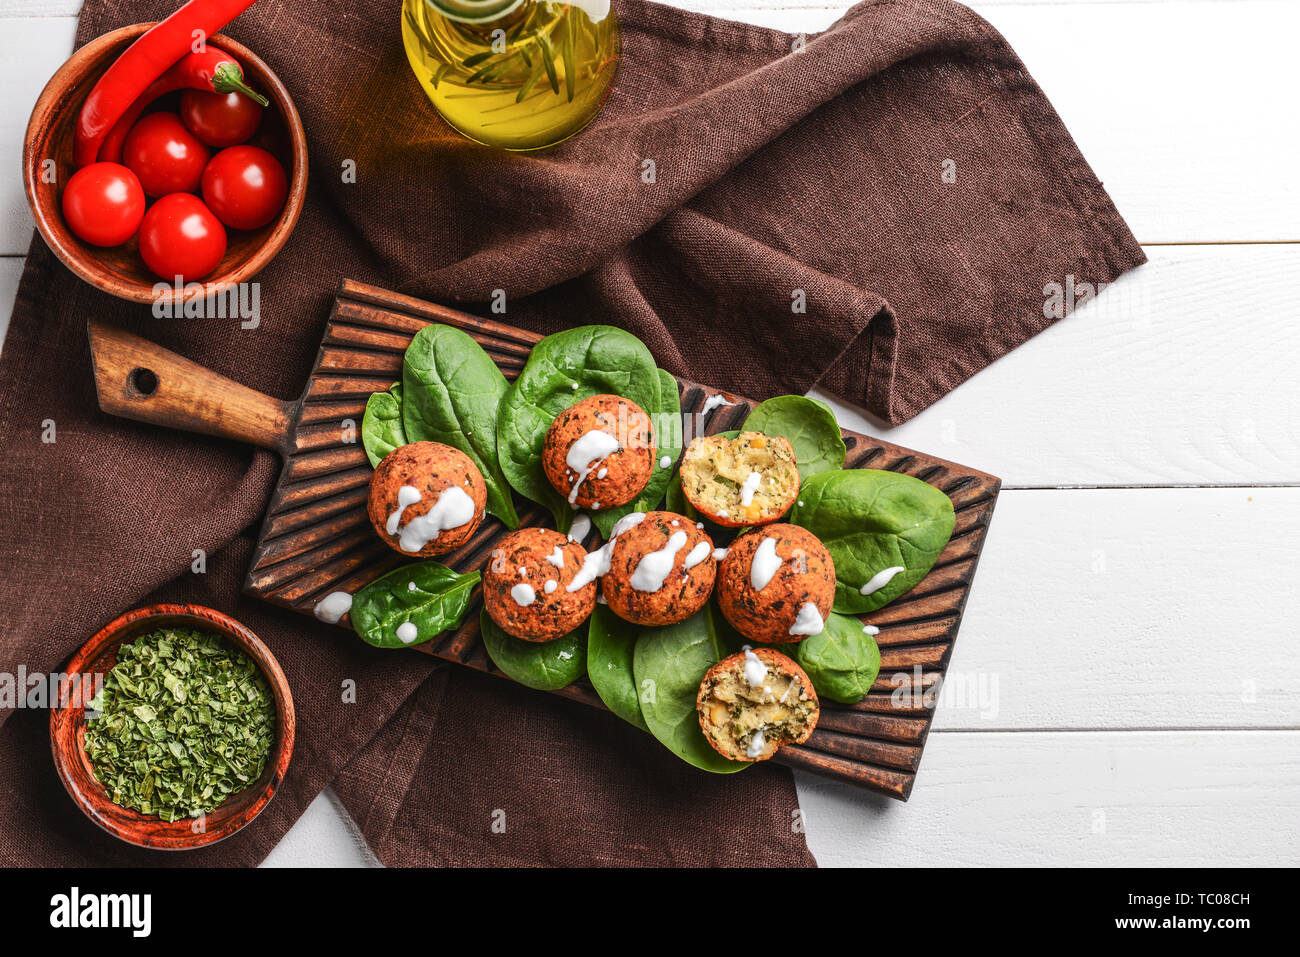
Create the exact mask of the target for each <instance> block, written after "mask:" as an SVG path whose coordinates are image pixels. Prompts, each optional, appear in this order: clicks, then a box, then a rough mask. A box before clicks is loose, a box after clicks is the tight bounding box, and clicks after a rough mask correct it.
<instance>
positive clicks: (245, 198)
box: [203, 146, 289, 229]
mask: <svg viewBox="0 0 1300 957" xmlns="http://www.w3.org/2000/svg"><path fill="white" fill-rule="evenodd" d="M288 195H289V181H288V180H287V179H286V178H285V175H284V167H283V166H281V165H280V163H279V161H278V160H277V159H276V158H275V157H274V156H272V155H271V154H270V153H268V152H267V151H266V150H264V149H259V148H258V147H256V146H232V147H230V148H229V149H224V150H222V151H221V152H220V153H218V154H217V155H216V156H214V157H212V162H210V163H209V164H208V167H207V169H205V170H204V171H203V199H204V201H205V202H206V203H207V204H208V205H209V206H211V207H212V211H213V212H214V213H216V214H217V219H219V220H221V221H222V222H223V223H225V224H226V225H227V226H229V227H230V228H231V229H259V228H261V227H262V226H265V225H266V224H267V223H269V222H270V221H271V220H273V219H275V217H276V214H277V213H279V212H280V210H282V209H283V208H284V201H285V198H286V197H287V196H288Z"/></svg>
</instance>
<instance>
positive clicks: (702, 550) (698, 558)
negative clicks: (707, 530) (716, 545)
mask: <svg viewBox="0 0 1300 957" xmlns="http://www.w3.org/2000/svg"><path fill="white" fill-rule="evenodd" d="M712 552H713V543H712V542H700V543H699V544H698V545H696V546H695V547H694V548H692V549H691V550H690V553H689V554H688V555H687V556H686V561H684V562H683V563H682V567H683V568H686V569H691V568H694V567H695V566H696V565H698V564H699V563H700V562H702V561H704V559H706V558H708V557H709V555H710V554H712Z"/></svg>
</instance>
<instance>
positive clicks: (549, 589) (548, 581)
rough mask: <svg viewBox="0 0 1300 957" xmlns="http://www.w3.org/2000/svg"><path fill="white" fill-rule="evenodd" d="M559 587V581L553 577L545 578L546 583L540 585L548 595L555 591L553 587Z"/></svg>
mask: <svg viewBox="0 0 1300 957" xmlns="http://www.w3.org/2000/svg"><path fill="white" fill-rule="evenodd" d="M559 587H560V583H559V582H557V581H556V580H555V579H554V578H548V579H546V584H545V585H543V586H542V590H543V591H544V592H546V594H548V595H549V594H550V593H551V592H553V591H555V589H557V588H559Z"/></svg>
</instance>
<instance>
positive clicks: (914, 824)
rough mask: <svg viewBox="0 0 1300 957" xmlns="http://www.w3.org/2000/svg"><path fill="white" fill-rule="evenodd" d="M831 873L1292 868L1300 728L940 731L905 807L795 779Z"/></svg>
mask: <svg viewBox="0 0 1300 957" xmlns="http://www.w3.org/2000/svg"><path fill="white" fill-rule="evenodd" d="M795 780H796V782H797V785H798V790H799V804H800V807H801V808H802V809H803V812H804V816H805V822H806V825H807V836H808V846H809V847H810V848H811V849H812V852H813V854H814V855H816V857H817V860H818V862H819V863H820V864H821V865H822V866H847V865H855V866H863V865H899V866H911V867H944V866H957V867H989V866H1008V865H1028V866H1035V865H1057V866H1060V865H1069V866H1072V867H1093V866H1118V865H1126V866H1132V865H1140V866H1161V867H1164V866H1196V865H1214V866H1239V867H1270V866H1294V865H1295V863H1296V848H1297V847H1298V846H1300V732H1298V731H1200V732H1149V731H1144V732H1128V733H1115V732H1085V733H1069V732H1045V733H1037V734H1027V733H1023V734H944V733H940V732H936V733H934V734H932V735H930V741H929V745H928V747H927V748H926V756H925V761H924V762H922V765H921V770H920V774H919V775H918V780H917V786H916V789H915V790H914V791H913V792H912V799H911V801H910V802H908V804H907V805H906V806H901V805H895V804H893V803H892V802H889V801H886V800H884V799H883V798H877V797H875V796H873V795H869V794H863V793H862V792H861V791H858V790H856V789H853V788H849V787H845V786H843V785H840V784H839V783H838V782H835V781H831V780H828V779H825V778H819V777H813V776H811V775H805V774H800V773H796V775H795Z"/></svg>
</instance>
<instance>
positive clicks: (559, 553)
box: [546, 545, 564, 571]
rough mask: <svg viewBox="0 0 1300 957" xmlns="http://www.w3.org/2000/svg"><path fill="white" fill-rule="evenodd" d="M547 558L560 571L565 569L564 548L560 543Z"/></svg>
mask: <svg viewBox="0 0 1300 957" xmlns="http://www.w3.org/2000/svg"><path fill="white" fill-rule="evenodd" d="M546 560H547V561H548V562H550V563H551V564H552V565H554V566H555V567H556V568H558V569H560V571H564V549H562V548H561V547H560V546H559V545H556V546H555V551H553V552H551V554H549V555H547V556H546Z"/></svg>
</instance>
